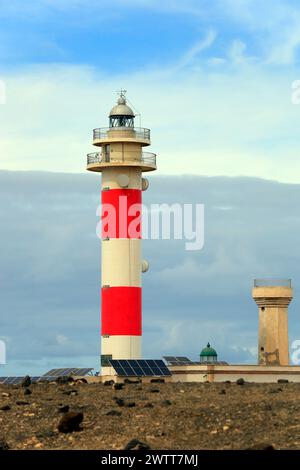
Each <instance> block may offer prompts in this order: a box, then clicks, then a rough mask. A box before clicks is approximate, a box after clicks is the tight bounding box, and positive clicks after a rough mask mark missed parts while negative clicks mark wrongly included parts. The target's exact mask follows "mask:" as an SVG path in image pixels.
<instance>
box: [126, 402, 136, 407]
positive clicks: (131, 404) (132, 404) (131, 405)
mask: <svg viewBox="0 0 300 470" xmlns="http://www.w3.org/2000/svg"><path fill="white" fill-rule="evenodd" d="M125 406H126V407H127V408H134V407H135V402H134V401H129V402H128V403H125Z"/></svg>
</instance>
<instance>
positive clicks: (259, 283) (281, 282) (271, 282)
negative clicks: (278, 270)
mask: <svg viewBox="0 0 300 470" xmlns="http://www.w3.org/2000/svg"><path fill="white" fill-rule="evenodd" d="M279 286H280V287H292V280H291V279H268V278H267V279H254V287H279Z"/></svg>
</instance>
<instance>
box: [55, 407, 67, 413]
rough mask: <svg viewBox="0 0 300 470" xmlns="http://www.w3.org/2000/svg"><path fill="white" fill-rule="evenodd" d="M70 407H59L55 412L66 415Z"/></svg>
mask: <svg viewBox="0 0 300 470" xmlns="http://www.w3.org/2000/svg"><path fill="white" fill-rule="evenodd" d="M69 409H70V407H69V405H60V406H59V407H58V408H57V411H58V412H59V413H68V411H69Z"/></svg>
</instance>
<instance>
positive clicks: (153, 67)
mask: <svg viewBox="0 0 300 470" xmlns="http://www.w3.org/2000/svg"><path fill="white" fill-rule="evenodd" d="M0 21H1V29H0V80H1V81H2V82H1V83H2V84H3V83H5V88H6V100H5V104H0V170H10V172H11V173H6V172H4V173H1V187H0V189H1V188H2V191H3V197H2V199H1V204H0V214H1V224H2V230H1V233H0V239H1V246H2V247H10V248H9V249H4V248H3V249H2V250H1V260H0V261H1V266H2V273H5V275H2V277H0V279H2V281H1V285H0V290H1V303H2V305H1V312H2V313H1V317H0V318H2V319H3V321H2V323H1V322H0V337H4V338H6V339H7V344H8V353H9V364H8V365H7V369H6V370H7V373H23V372H25V371H26V370H28V368H29V367H30V368H33V369H34V370H35V371H37V372H42V370H44V368H45V367H48V366H49V368H51V367H52V366H53V367H54V366H55V365H56V364H60V365H64V364H66V362H68V365H83V366H85V365H86V364H87V365H88V364H89V363H91V362H93V361H94V363H95V365H96V364H97V360H98V354H99V350H98V336H97V335H98V330H97V328H98V322H99V305H98V301H99V298H98V291H97V289H98V287H97V286H96V284H95V282H98V279H99V251H98V250H99V246H98V240H97V239H96V238H95V239H93V236H94V228H95V225H96V218H95V209H96V202H97V200H98V197H99V194H98V193H99V181H98V182H97V180H96V179H95V178H94V177H92V176H91V175H90V174H87V173H86V170H85V165H86V154H87V153H88V152H91V151H93V150H94V148H93V147H92V144H91V140H92V129H93V128H95V127H105V126H107V123H108V121H107V114H108V112H109V110H110V108H111V107H112V105H113V104H114V101H115V97H116V94H115V92H116V90H118V89H120V87H123V88H125V89H127V90H128V97H129V99H130V101H131V102H132V103H133V104H134V106H135V108H136V109H137V110H138V111H140V112H141V114H142V125H143V126H145V127H149V128H151V132H152V146H151V148H150V149H149V150H151V151H153V152H156V153H157V155H158V157H157V161H158V172H156V173H157V174H155V175H151V176H150V190H149V191H148V194H147V197H148V202H149V203H150V202H152V201H151V198H153V199H155V201H154V202H157V203H159V202H164V201H166V200H167V201H169V202H187V201H186V200H184V197H183V194H184V189H182V191H180V192H178V191H177V187H178V185H179V186H180V187H182V188H186V181H193V184H192V185H191V193H190V194H189V196H188V199H189V200H191V201H194V202H200V203H204V204H205V206H206V205H207V206H208V209H209V210H208V213H207V217H208V223H209V224H210V225H209V226H210V230H209V237H208V238H206V242H205V246H204V249H203V250H202V251H201V252H199V253H197V255H195V256H194V258H193V255H189V256H188V255H185V254H184V251H183V252H182V253H181V254H180V255H179V254H178V253H179V251H178V248H177V247H175V245H173V244H171V243H170V246H169V247H168V249H167V250H166V249H164V248H163V247H162V246H161V245H159V248H156V246H155V247H154V246H152V245H151V244H150V245H149V243H150V242H146V243H145V249H146V251H147V250H149V261H150V265H151V266H152V271H151V272H150V273H149V276H148V277H147V278H146V280H145V307H144V311H145V321H146V324H145V333H146V335H145V354H146V355H148V356H150V355H152V354H151V346H152V345H155V350H156V351H157V356H161V355H162V354H163V353H170V354H172V353H178V354H181V355H184V354H190V355H191V356H192V357H194V358H195V357H196V356H197V354H198V352H199V348H200V345H201V346H202V344H203V343H205V342H206V341H207V340H208V339H209V340H210V341H211V342H214V343H215V345H216V347H217V349H218V350H220V351H222V356H223V357H224V359H227V360H230V361H234V362H238V361H247V362H251V361H252V362H253V360H255V350H256V329H257V323H256V320H257V317H256V309H255V306H254V305H252V303H251V299H250V288H251V282H252V279H253V278H254V277H256V276H259V277H264V276H279V277H293V279H294V282H295V287H296V289H297V282H298V277H299V274H298V267H297V266H298V264H299V263H298V260H299V257H300V251H299V246H298V243H297V239H298V238H299V237H298V228H299V221H298V213H297V204H296V202H297V201H298V199H299V194H300V193H299V175H300V161H299V153H300V141H299V114H300V104H298V105H297V104H294V103H293V102H292V99H291V98H292V84H293V82H294V81H295V80H300V67H299V65H300V64H299V60H300V47H299V46H300V5H299V2H297V1H296V0H295V1H292V0H286V1H283V0H272V1H271V0H270V1H268V0H266V1H264V2H261V1H260V0H214V1H208V0H207V1H206V0H185V1H178V0H165V1H163V0H160V1H159V0H110V1H108V0H102V1H100V0H27V1H21V0H10V1H9V2H7V1H5V0H0ZM0 90H1V87H0ZM0 102H1V99H0ZM32 170H35V171H42V172H44V175H43V176H42V174H41V173H37V174H36V175H35V176H34V174H33V173H32ZM22 172H24V173H22ZM53 173H55V174H54V175H53ZM8 175H10V176H8ZM189 175H193V177H194V178H195V179H194V180H190V179H189V180H188V178H191V176H189ZM206 177H209V178H208V179H207V178H206ZM56 178H57V179H56ZM64 178H65V179H64ZM77 178H79V179H77ZM164 178H166V179H165V180H164ZM245 178H246V179H245ZM259 178H260V179H259ZM266 180H270V181H266ZM245 181H247V185H248V186H247V188H248V189H247V191H246V192H244V184H245ZM7 182H8V183H7ZM72 182H73V184H74V191H71V188H72ZM152 182H153V183H152ZM42 183H43V184H44V186H45V188H47V191H48V192H49V199H48V200H47V198H45V189H43V187H41V184H42ZM75 183H76V184H78V188H77V187H76V188H75ZM152 184H153V189H152ZM64 185H65V187H64ZM220 185H221V187H220ZM165 188H168V191H169V192H168V193H166V191H165ZM31 191H32V192H31ZM47 191H46V194H47ZM70 191H71V193H70ZM178 194H180V197H179V196H178ZM41 198H42V201H43V204H42V207H40V205H39V204H40V200H41ZM177 198H178V199H179V200H177ZM212 199H213V206H214V207H215V206H216V207H219V208H220V207H222V206H224V205H225V206H226V205H230V206H231V207H233V208H234V207H236V208H237V209H236V210H235V209H231V210H228V211H225V212H226V213H225V212H224V213H223V212H221V217H220V213H219V212H218V211H219V210H221V209H216V210H214V209H213V208H212V207H211V206H210V205H211V204H212ZM22 201H23V202H24V204H22V203H21V202H22ZM272 201H273V202H272ZM225 202H226V204H225ZM72 204H76V211H75V213H74V214H73V216H72V214H71V215H70V211H71V208H72ZM57 207H60V209H59V210H58V215H57V214H56V212H55V211H56V210H57ZM248 210H249V211H250V214H251V219H249V220H248V219H247V214H246V216H245V211H248ZM48 213H49V214H50V215H51V214H52V215H51V217H50V218H49V220H48V219H47V217H46V216H45V215H46V214H48ZM53 213H55V217H52V216H53ZM84 214H86V216H84ZM264 214H266V219H264ZM75 215H76V217H78V218H79V220H80V223H78V221H77V220H76V217H75ZM278 219H279V220H280V221H281V226H280V230H279V231H278V235H276V237H275V238H276V239H272V241H271V242H270V239H271V238H272V231H271V229H272V227H274V226H276V224H277V221H278ZM17 220H18V221H19V220H21V221H22V223H21V224H19V223H18V224H17ZM2 221H3V222H2ZM23 221H26V222H24V223H23ZM220 221H222V222H224V225H222V224H221V225H220ZM251 221H252V223H251ZM253 227H255V230H254V229H253ZM85 237H88V239H89V240H90V241H91V245H90V249H87V248H86V247H87V246H89V245H87V244H86V245H83V244H82V240H84V239H85ZM92 240H93V241H92ZM15 245H16V247H17V249H16V250H15V249H14V246H15ZM44 246H47V247H49V250H48V251H47V250H46V252H45V250H44ZM69 246H73V247H74V248H75V247H76V250H75V251H76V252H77V253H78V256H76V257H75V258H74V259H73V258H72V257H70V253H69V250H68V247H69ZM157 247H158V245H157ZM157 250H158V251H157ZM160 250H161V251H160ZM157 252H158V253H163V256H157ZM48 255H49V256H48ZM262 260H263V261H262ZM58 267H59V269H58ZM55 273H56V274H57V279H56V278H55V276H54V274H55ZM182 279H184V280H185V284H184V286H185V290H186V292H187V293H189V294H191V298H190V301H189V304H188V306H187V305H186V297H184V296H181V295H179V294H178V292H180V289H181V286H182ZM241 279H242V280H243V281H241ZM157 280H160V281H159V282H158V281H157ZM299 280H300V279H299ZM227 282H228V284H227ZM198 283H201V285H203V290H202V291H201V292H199V289H198ZM212 283H217V286H218V294H217V295H215V293H214V292H211V291H210V290H209V287H210V286H211V285H212ZM162 285H164V286H165V287H164V289H165V290H164V292H165V293H166V295H165V297H163V296H157V298H159V299H160V302H158V304H156V305H155V306H153V305H151V298H150V295H149V292H152V290H153V289H154V290H156V291H157V292H158V291H159V289H160V288H161V286H162ZM228 285H229V286H235V285H236V288H233V289H232V290H231V289H229V291H228V292H229V293H228V295H227V296H226V298H225V297H224V295H223V293H224V291H225V290H226V289H227V288H228ZM16 286H17V287H16ZM62 286H64V288H62ZM189 286H192V287H191V288H190V287H189ZM193 286H194V287H193ZM147 288H148V289H149V290H147ZM207 292H209V293H210V294H209V295H206V293H207ZM200 294H201V295H200ZM45 298H46V299H47V300H46V303H45ZM164 302H165V303H164ZM296 302H297V301H296V300H295V302H294V304H293V305H292V306H291V322H292V323H291V325H292V326H291V328H292V330H291V337H293V338H297V337H299V334H300V326H299V322H298V321H297V315H296V313H295V312H296V309H297V303H296ZM168 305H169V307H167V306H168ZM182 310H184V311H185V313H186V316H187V318H188V321H187V325H186V329H185V333H184V334H183V335H182V337H180V338H179V333H180V332H182V331H183V328H184V327H183V325H182V323H181V319H180V316H181V314H182ZM3 312H4V313H3ZM41 312H42V314H43V317H42V318H43V323H40V318H41ZM74 312H75V314H76V318H77V320H76V322H75V324H74V325H72V328H71V329H70V327H69V325H70V321H71V319H72V318H73V314H74ZM240 312H243V314H242V315H241V316H240V315H239V313H240ZM252 315H253V316H252ZM149 318H151V322H150V321H149ZM87 319H88V320H87ZM58 320H59V322H58ZM95 325H97V327H96V328H95ZM224 331H225V332H226V335H225V337H224V334H223V332H224ZM211 332H213V334H212V333H211ZM297 335H298V336H297ZM187 345H188V348H187ZM29 346H30V347H29ZM186 348H187V349H186ZM24 350H26V351H27V352H26V355H25V356H26V357H25V356H24ZM70 358H72V360H73V362H74V363H72V364H71V363H70ZM24 361H25V362H24Z"/></svg>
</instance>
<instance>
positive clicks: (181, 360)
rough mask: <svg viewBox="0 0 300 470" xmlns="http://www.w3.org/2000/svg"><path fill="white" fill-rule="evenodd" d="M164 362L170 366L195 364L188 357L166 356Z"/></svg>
mask: <svg viewBox="0 0 300 470" xmlns="http://www.w3.org/2000/svg"><path fill="white" fill-rule="evenodd" d="M164 360H165V361H166V362H167V363H168V364H169V365H170V366H176V365H181V366H182V365H189V364H194V362H193V361H191V360H190V359H189V358H188V357H184V356H164Z"/></svg>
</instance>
